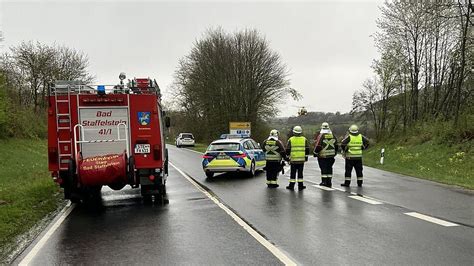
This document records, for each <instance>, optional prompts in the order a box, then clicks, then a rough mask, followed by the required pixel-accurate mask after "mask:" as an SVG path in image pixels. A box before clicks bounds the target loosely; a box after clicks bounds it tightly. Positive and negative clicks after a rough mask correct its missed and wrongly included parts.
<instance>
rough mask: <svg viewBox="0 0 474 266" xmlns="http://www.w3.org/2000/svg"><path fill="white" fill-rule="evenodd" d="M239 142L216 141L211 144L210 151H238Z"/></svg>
mask: <svg viewBox="0 0 474 266" xmlns="http://www.w3.org/2000/svg"><path fill="white" fill-rule="evenodd" d="M239 149H240V144H239V143H215V144H211V145H210V146H209V149H208V150H209V151H238V150H239Z"/></svg>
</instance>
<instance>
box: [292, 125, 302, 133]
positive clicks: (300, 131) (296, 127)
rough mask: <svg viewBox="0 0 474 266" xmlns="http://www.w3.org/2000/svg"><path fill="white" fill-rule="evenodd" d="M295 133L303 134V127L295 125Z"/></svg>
mask: <svg viewBox="0 0 474 266" xmlns="http://www.w3.org/2000/svg"><path fill="white" fill-rule="evenodd" d="M293 133H295V134H301V133H303V129H302V128H301V127H300V126H295V127H294V128H293Z"/></svg>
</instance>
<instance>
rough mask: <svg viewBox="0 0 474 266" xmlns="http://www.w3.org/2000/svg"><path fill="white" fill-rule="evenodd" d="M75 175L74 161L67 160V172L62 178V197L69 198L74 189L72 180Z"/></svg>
mask: <svg viewBox="0 0 474 266" xmlns="http://www.w3.org/2000/svg"><path fill="white" fill-rule="evenodd" d="M75 176H76V162H75V161H74V160H69V163H68V169H67V174H66V175H65V178H64V198H65V199H71V196H72V194H73V190H74V185H73V184H74V180H76V178H75ZM71 201H72V200H71Z"/></svg>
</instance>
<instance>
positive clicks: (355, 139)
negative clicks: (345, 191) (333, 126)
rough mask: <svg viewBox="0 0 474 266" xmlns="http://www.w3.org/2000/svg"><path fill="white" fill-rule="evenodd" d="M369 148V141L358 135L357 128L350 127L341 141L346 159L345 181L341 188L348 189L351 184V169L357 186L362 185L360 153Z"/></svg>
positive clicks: (354, 126)
mask: <svg viewBox="0 0 474 266" xmlns="http://www.w3.org/2000/svg"><path fill="white" fill-rule="evenodd" d="M368 147H369V139H367V138H366V137H365V136H363V135H362V134H360V133H359V128H358V127H357V126H356V125H352V126H351V127H350V128H349V134H348V135H347V136H346V137H345V138H344V139H343V140H342V143H341V149H342V152H343V156H344V158H346V172H345V174H344V176H345V181H344V183H343V184H341V186H343V187H348V186H350V184H351V173H352V168H355V171H356V175H357V186H359V187H361V186H362V183H363V174H362V151H363V150H365V149H367V148H368Z"/></svg>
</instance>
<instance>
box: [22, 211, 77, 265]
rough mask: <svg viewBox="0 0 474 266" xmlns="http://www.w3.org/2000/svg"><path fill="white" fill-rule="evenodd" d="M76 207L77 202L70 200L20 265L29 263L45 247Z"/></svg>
mask: <svg viewBox="0 0 474 266" xmlns="http://www.w3.org/2000/svg"><path fill="white" fill-rule="evenodd" d="M74 207H76V205H75V204H71V202H69V203H68V204H67V205H66V206H65V207H64V208H63V209H62V210H61V214H60V216H59V218H58V219H57V220H56V222H55V223H54V224H53V225H52V226H51V227H50V228H49V230H48V231H47V232H46V234H44V235H43V237H41V239H40V240H39V241H38V243H36V245H35V246H34V247H33V248H32V249H31V250H30V252H28V254H27V255H26V256H25V257H24V258H23V259H22V260H21V262H20V263H19V264H18V265H29V264H30V263H31V261H32V260H33V259H34V258H35V257H36V254H38V252H39V251H40V250H41V249H42V248H43V246H44V245H45V244H46V242H48V240H49V238H51V236H52V235H53V233H54V232H55V231H56V230H57V229H58V228H59V226H60V225H61V224H62V223H63V222H64V220H65V219H66V217H68V215H69V214H70V213H71V212H72V210H74Z"/></svg>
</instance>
